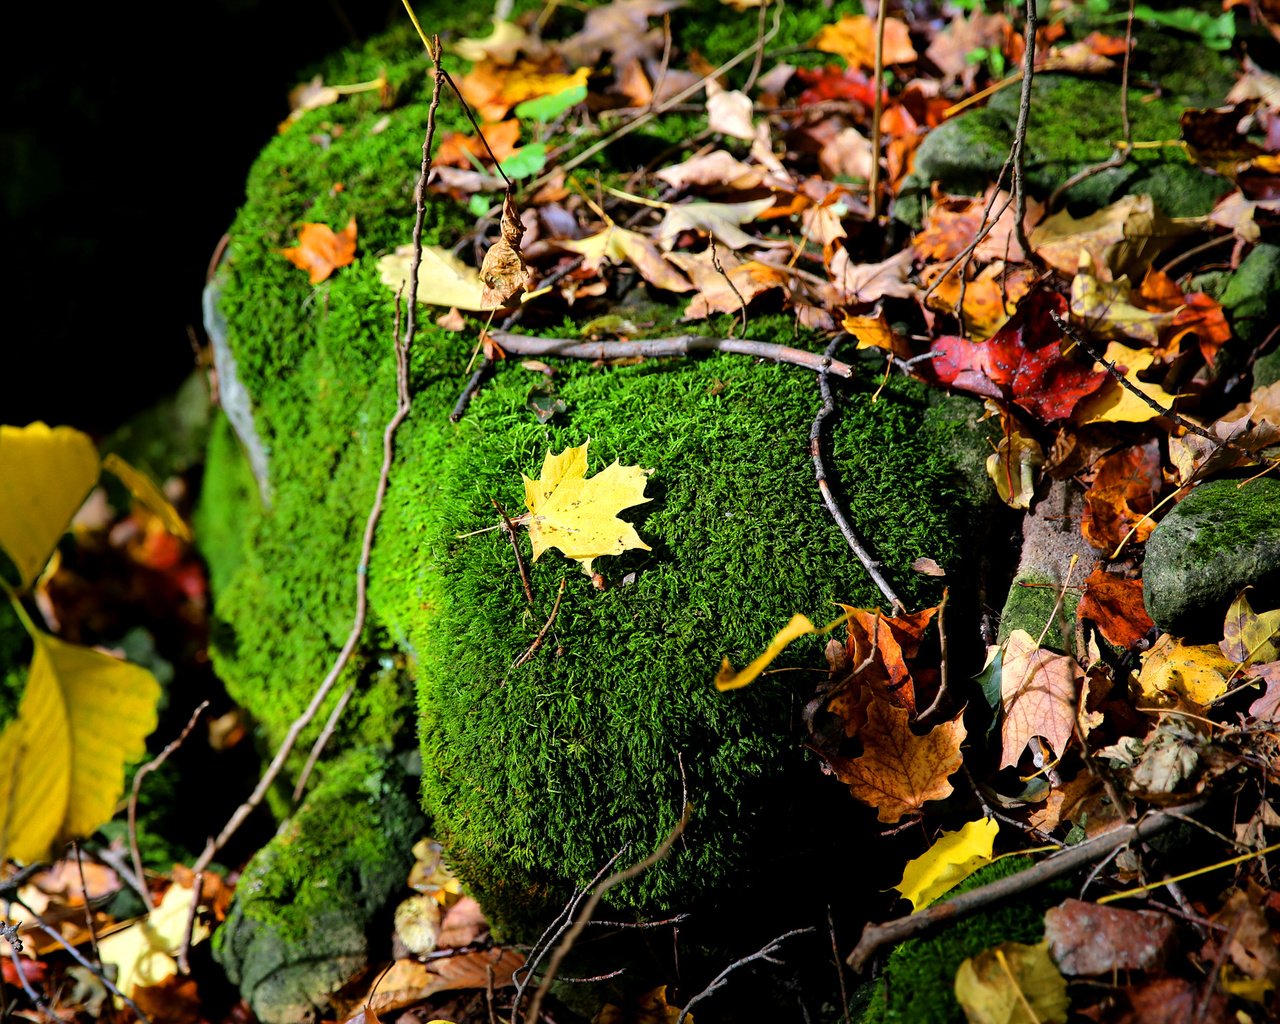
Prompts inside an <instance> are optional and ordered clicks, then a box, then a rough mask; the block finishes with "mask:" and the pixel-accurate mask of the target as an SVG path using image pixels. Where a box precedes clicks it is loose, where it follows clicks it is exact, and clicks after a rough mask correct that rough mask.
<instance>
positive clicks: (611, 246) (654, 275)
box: [557, 224, 693, 292]
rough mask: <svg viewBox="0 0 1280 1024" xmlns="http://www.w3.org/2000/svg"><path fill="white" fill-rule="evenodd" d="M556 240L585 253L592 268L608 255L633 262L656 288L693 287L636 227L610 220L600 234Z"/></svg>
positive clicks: (682, 288) (685, 290) (681, 290)
mask: <svg viewBox="0 0 1280 1024" xmlns="http://www.w3.org/2000/svg"><path fill="white" fill-rule="evenodd" d="M557 244H558V245H559V246H560V247H561V248H563V249H568V250H569V251H570V252H577V253H581V254H582V255H583V256H584V257H586V259H585V260H584V262H583V266H585V267H587V268H588V269H590V270H595V269H597V268H599V266H600V264H601V263H602V262H603V261H604V260H606V259H608V260H612V261H613V262H614V263H623V262H626V263H630V264H631V265H632V266H633V267H635V268H636V269H637V270H638V271H640V276H641V277H643V278H644V279H645V280H646V281H648V282H649V283H650V284H651V285H653V286H654V287H655V288H662V289H665V290H666V291H669V292H687V291H689V290H690V289H691V288H692V287H693V286H692V285H691V284H689V282H688V281H686V280H685V279H684V278H683V277H681V276H680V274H679V272H678V271H676V270H675V269H674V268H673V267H672V266H671V264H669V263H668V262H667V261H666V260H664V259H663V258H662V253H660V252H659V251H658V247H657V246H656V245H654V244H653V242H651V241H650V240H649V239H648V238H646V237H645V236H644V235H642V234H640V233H639V232H637V231H628V230H627V229H626V228H620V227H618V226H617V225H616V224H610V225H609V226H608V227H607V228H605V229H604V230H603V231H601V232H600V233H599V234H596V235H589V236H588V237H586V238H579V239H572V240H569V241H562V242H558V243H557Z"/></svg>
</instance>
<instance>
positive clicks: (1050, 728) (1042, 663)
mask: <svg viewBox="0 0 1280 1024" xmlns="http://www.w3.org/2000/svg"><path fill="white" fill-rule="evenodd" d="M1081 675H1082V674H1081V672H1080V667H1079V666H1078V665H1077V664H1076V662H1075V659H1074V658H1071V657H1068V656H1067V655H1065V654H1055V653H1054V652H1053V651H1049V650H1045V649H1044V648H1042V647H1038V646H1037V645H1036V642H1035V640H1034V639H1033V638H1032V636H1031V634H1030V633H1028V632H1027V631H1026V630H1023V629H1015V630H1014V631H1013V632H1012V634H1010V636H1009V639H1008V641H1007V642H1006V643H1005V648H1004V660H1003V664H1002V668H1001V676H1000V700H1001V703H1002V704H1003V706H1004V722H1003V724H1002V726H1001V730H1000V735H1001V740H1002V754H1001V758H1000V767H1001V768H1005V767H1008V766H1010V765H1016V764H1017V763H1018V761H1019V759H1020V758H1021V757H1022V752H1023V751H1024V750H1026V748H1027V744H1028V743H1030V742H1031V740H1032V739H1033V738H1034V737H1036V736H1039V737H1042V738H1043V739H1044V740H1045V742H1046V743H1048V745H1049V746H1050V747H1051V748H1052V749H1053V752H1054V753H1055V754H1056V755H1057V756H1059V757H1061V756H1062V753H1063V751H1065V750H1066V749H1067V744H1068V743H1070V742H1071V734H1072V732H1073V731H1074V729H1075V725H1076V701H1077V698H1078V695H1079V689H1080V679H1081Z"/></svg>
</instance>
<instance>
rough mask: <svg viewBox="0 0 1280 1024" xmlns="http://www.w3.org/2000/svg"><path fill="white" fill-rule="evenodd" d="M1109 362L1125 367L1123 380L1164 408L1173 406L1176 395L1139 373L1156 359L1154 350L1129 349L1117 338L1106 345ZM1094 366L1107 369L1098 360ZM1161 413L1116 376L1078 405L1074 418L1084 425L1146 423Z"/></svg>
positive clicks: (1098, 368)
mask: <svg viewBox="0 0 1280 1024" xmlns="http://www.w3.org/2000/svg"><path fill="white" fill-rule="evenodd" d="M1106 357H1107V361H1108V362H1110V363H1111V364H1112V365H1114V366H1116V367H1119V368H1122V370H1123V373H1124V379H1125V380H1127V381H1128V382H1129V383H1130V384H1132V385H1133V386H1134V387H1135V388H1137V389H1138V390H1139V391H1141V392H1142V393H1143V394H1144V395H1146V396H1147V397H1148V398H1150V399H1151V400H1152V401H1153V402H1155V403H1156V404H1157V405H1159V406H1161V407H1162V408H1164V409H1172V408H1173V403H1174V401H1175V400H1176V399H1177V398H1178V396H1177V395H1171V394H1169V392H1167V391H1165V389H1164V388H1162V387H1161V386H1160V385H1159V384H1152V383H1149V382H1148V381H1145V380H1139V379H1138V374H1139V373H1141V372H1142V371H1143V370H1145V369H1146V368H1147V367H1149V366H1150V365H1151V364H1152V363H1153V362H1154V361H1155V353H1154V352H1153V351H1152V350H1151V349H1138V348H1130V347H1129V346H1127V345H1125V344H1122V343H1121V342H1118V341H1113V342H1111V343H1110V344H1108V345H1107V351H1106ZM1094 369H1096V370H1102V369H1105V367H1103V365H1102V364H1101V363H1095V364H1094ZM1159 415H1160V413H1159V412H1157V411H1156V410H1155V409H1153V408H1152V407H1151V406H1150V405H1148V404H1147V403H1146V402H1144V401H1143V400H1142V399H1141V398H1139V397H1138V396H1137V395H1135V394H1134V393H1133V392H1132V391H1130V390H1129V389H1128V388H1126V387H1124V386H1123V385H1121V384H1120V383H1119V382H1118V381H1116V380H1114V379H1108V380H1107V381H1106V382H1105V383H1104V384H1103V385H1102V387H1101V388H1099V389H1098V390H1097V391H1096V392H1095V393H1094V394H1092V395H1090V396H1089V397H1088V398H1086V399H1085V400H1084V401H1083V402H1081V403H1080V404H1079V405H1078V406H1076V411H1075V416H1074V419H1075V421H1076V422H1077V423H1079V424H1080V425H1081V426H1084V425H1086V424H1089V423H1146V422H1147V420H1153V419H1155V418H1156V417H1157V416H1159Z"/></svg>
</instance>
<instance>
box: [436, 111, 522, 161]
mask: <svg viewBox="0 0 1280 1024" xmlns="http://www.w3.org/2000/svg"><path fill="white" fill-rule="evenodd" d="M480 130H481V131H482V132H483V133H484V137H485V139H486V140H488V143H489V148H490V149H492V150H493V155H494V156H496V157H497V158H498V159H499V160H505V159H506V158H507V157H509V156H510V155H511V154H512V153H514V152H515V151H516V142H517V140H518V139H519V138H520V122H519V121H517V120H516V119H515V118H514V117H513V118H511V119H510V120H508V121H499V122H497V123H496V124H486V125H481V128H480ZM471 157H475V158H476V159H477V160H479V161H480V162H481V163H491V162H492V158H491V157H490V156H489V150H488V149H485V146H484V142H482V141H481V139H480V136H479V135H473V134H471V133H469V132H449V133H448V134H447V135H446V136H445V137H444V138H442V139H441V140H440V149H439V150H438V151H437V153H436V159H435V162H436V163H437V164H439V165H442V166H444V167H472V166H473V164H472V162H471Z"/></svg>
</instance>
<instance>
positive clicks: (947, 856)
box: [894, 818, 1000, 910]
mask: <svg viewBox="0 0 1280 1024" xmlns="http://www.w3.org/2000/svg"><path fill="white" fill-rule="evenodd" d="M999 831H1000V826H999V824H997V823H996V820H995V819H994V818H979V819H978V820H977V821H971V822H968V823H967V824H966V825H965V826H964V827H963V828H961V829H960V831H959V832H943V833H942V835H941V836H939V837H938V841H937V842H936V843H934V844H933V845H932V846H931V847H929V849H928V850H926V851H925V852H924V853H922V854H921V855H920V856H919V857H917V858H916V859H915V860H912V861H908V862H907V866H906V868H905V869H904V870H903V872H902V881H901V882H899V883H898V884H897V885H895V886H894V888H895V889H897V890H898V892H900V893H902V895H903V897H904V898H906V899H908V900H910V901H911V909H912V910H921V909H922V908H924V907H927V906H928V905H929V904H930V903H932V902H934V900H936V899H937V898H938V897H939V896H941V895H943V893H945V892H948V891H949V890H951V889H954V888H955V887H956V886H957V885H959V884H960V883H961V882H963V881H964V880H965V879H966V878H968V877H969V876H970V875H971V874H973V873H974V872H975V871H977V870H978V869H979V868H983V867H986V866H987V865H988V864H990V863H991V848H992V846H993V845H994V843H995V841H996V834H997V833H998V832H999Z"/></svg>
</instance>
